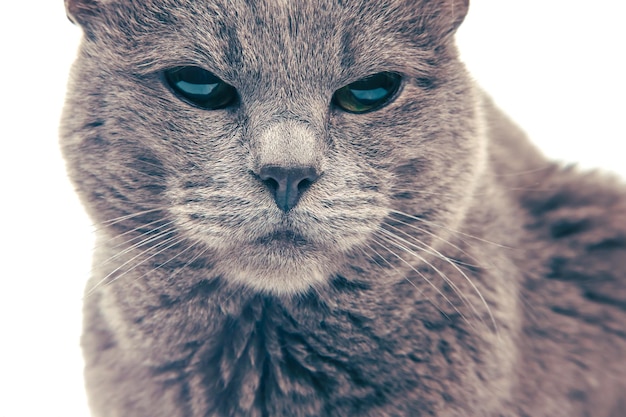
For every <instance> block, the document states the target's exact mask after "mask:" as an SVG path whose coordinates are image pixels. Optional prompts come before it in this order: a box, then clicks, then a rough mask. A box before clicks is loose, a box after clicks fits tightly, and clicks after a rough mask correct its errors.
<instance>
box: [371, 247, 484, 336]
mask: <svg viewBox="0 0 626 417" xmlns="http://www.w3.org/2000/svg"><path fill="white" fill-rule="evenodd" d="M386 240H387V241H388V242H389V243H391V244H392V245H394V246H395V247H397V248H398V249H400V250H402V251H405V252H407V253H409V254H410V255H413V256H417V257H418V258H420V259H421V257H420V256H419V255H416V254H414V253H413V254H412V253H411V251H410V250H408V249H407V248H405V247H403V246H402V245H399V244H398V243H396V242H393V241H391V240H389V239H386ZM376 242H377V243H378V244H379V245H381V246H382V247H384V248H385V249H387V250H388V251H389V253H391V254H392V255H393V256H395V257H396V258H398V259H399V260H400V261H401V262H402V263H404V264H405V265H407V266H408V267H409V268H411V270H413V272H415V273H416V274H418V275H419V276H420V277H421V278H422V279H423V280H424V281H426V283H428V285H430V286H431V287H432V288H433V289H434V290H435V291H436V292H437V293H438V294H439V295H440V296H441V297H442V298H443V299H444V300H445V301H446V302H447V303H448V304H450V306H451V307H452V308H453V309H454V311H455V312H456V313H457V314H458V315H459V316H460V317H461V318H462V319H463V320H464V321H465V322H466V323H467V324H468V325H469V326H471V327H473V326H472V324H471V323H470V322H469V320H467V318H466V317H465V315H464V314H463V313H461V311H460V310H459V309H458V308H457V306H455V305H454V303H453V302H452V301H451V300H450V299H449V298H448V297H447V296H446V295H445V294H444V293H443V292H442V291H441V290H440V289H439V288H438V287H437V286H436V285H435V284H433V282H432V281H431V280H429V279H428V278H427V277H426V275H424V274H423V273H422V272H420V271H419V270H418V269H417V268H415V267H414V266H413V265H411V264H410V263H409V262H407V261H406V260H405V259H404V258H402V257H401V256H400V255H398V254H396V253H395V252H393V251H391V250H390V249H389V248H387V247H386V246H385V245H383V244H382V243H381V242H380V241H376Z"/></svg>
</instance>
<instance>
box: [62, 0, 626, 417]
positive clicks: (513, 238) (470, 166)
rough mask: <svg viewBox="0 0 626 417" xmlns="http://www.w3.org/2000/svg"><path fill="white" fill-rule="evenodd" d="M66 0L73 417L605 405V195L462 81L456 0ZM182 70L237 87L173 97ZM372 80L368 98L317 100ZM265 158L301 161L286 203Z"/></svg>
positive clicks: (609, 336)
mask: <svg viewBox="0 0 626 417" xmlns="http://www.w3.org/2000/svg"><path fill="white" fill-rule="evenodd" d="M66 6H67V9H68V14H69V16H70V18H71V19H72V20H73V21H75V22H76V23H78V24H80V25H81V26H82V28H83V30H84V34H85V36H84V39H83V42H82V46H81V49H80V53H79V57H78V59H77V61H76V63H75V65H74V68H73V72H72V78H71V82H70V91H69V94H68V98H67V104H66V108H65V112H64V117H63V122H62V148H63V152H64V154H65V157H66V160H67V165H68V170H69V173H70V176H71V178H72V180H73V181H74V183H75V185H76V188H77V190H78V192H79V194H80V196H81V198H82V200H83V202H84V205H85V207H86V209H87V210H88V212H89V214H90V216H91V217H92V219H93V220H94V221H95V223H96V224H97V225H98V244H97V248H96V250H95V256H94V268H93V276H92V278H91V280H90V282H89V284H88V286H87V293H86V297H85V328H84V337H83V346H84V352H85V358H86V382H87V388H88V391H89V394H90V403H91V407H92V410H93V414H94V416H98V417H131V416H137V417H148V416H149V417H209V416H211V417H213V416H214V417H218V416H219V417H221V416H258V417H265V416H272V417H280V416H293V417H300V416H372V417H373V416H440V417H441V416H447V417H453V416H456V417H460V416H493V417H496V416H502V417H504V416H532V417H541V416H545V417H548V416H549V417H555V416H568V417H573V416H581V417H582V416H594V417H617V416H620V415H622V414H621V413H622V410H624V406H625V404H624V398H625V394H626V360H625V359H626V357H625V356H626V354H625V352H626V325H625V323H626V285H625V279H626V278H625V275H626V272H625V271H626V189H625V187H624V186H623V185H622V184H619V183H618V182H617V181H616V180H615V179H612V178H610V177H606V176H603V175H600V174H597V173H580V172H578V171H577V170H576V169H574V168H571V167H561V166H558V165H556V164H554V163H551V162H548V161H546V160H545V159H544V158H543V156H542V155H540V154H539V153H538V152H537V151H536V150H535V149H534V148H533V146H532V145H531V144H530V143H529V142H528V140H527V139H526V138H525V137H524V135H523V134H522V133H521V132H520V131H519V130H518V129H517V128H516V127H515V126H514V125H513V124H512V123H511V122H510V121H509V120H507V119H506V117H504V116H503V115H502V114H501V112H500V111H499V110H498V109H497V108H495V107H494V106H493V104H492V103H491V102H490V100H489V99H488V98H487V97H486V96H485V95H484V94H483V93H482V92H481V90H480V89H479V88H478V87H477V86H476V85H474V83H472V81H471V80H470V77H469V76H468V75H467V73H466V71H465V69H464V67H463V65H462V64H461V63H460V62H459V60H458V57H457V52H456V49H455V47H454V43H453V37H452V35H453V33H454V30H455V29H456V27H457V26H458V25H459V24H460V22H461V21H462V20H463V17H464V16H465V13H466V11H467V2H464V1H462V0H454V1H453V0H448V1H446V0H437V1H426V0H422V1H409V0H406V1H401V0H389V1H384V2H382V1H381V2H366V1H352V0H345V1H341V0H336V1H331V0H315V1H313V0H311V1H298V2H290V1H286V0H282V1H278V0H264V1H243V0H241V1H225V0H201V1H194V2H190V1H189V2H188V1H180V0H145V1H124V2H123V1H119V0H66ZM178 65H197V66H201V67H204V68H207V69H208V70H210V71H212V72H214V73H215V74H216V75H218V76H219V77H221V78H222V79H223V80H225V81H226V82H228V83H230V84H231V85H233V86H234V87H235V88H236V89H237V91H238V93H239V97H240V99H239V102H238V103H237V104H236V105H234V106H231V107H228V108H226V109H223V110H215V111H207V110H201V109H198V108H195V107H192V106H190V105H188V104H186V103H184V102H182V101H181V100H179V99H178V98H176V97H175V96H174V95H173V94H172V93H171V92H170V91H169V90H168V89H167V88H166V87H165V86H164V84H163V82H162V78H161V76H160V74H161V72H162V71H163V70H165V69H167V68H170V67H174V66H178ZM380 71H394V72H398V73H401V74H402V75H403V77H404V84H403V86H402V89H401V91H400V93H399V95H398V97H397V98H396V99H395V100H394V101H393V102H391V103H390V104H389V105H387V106H386V107H383V108H381V109H379V110H377V111H374V112H370V113H365V114H360V115H357V114H350V113H345V112H342V111H340V110H339V109H337V108H335V107H334V106H333V105H332V104H331V97H332V95H333V92H334V91H336V90H337V89H339V88H341V87H343V86H344V85H346V84H348V83H351V82H353V81H355V80H358V79H360V78H363V77H365V76H368V75H370V74H373V73H377V72H380ZM267 164H275V165H281V166H300V165H303V164H305V165H307V166H312V167H314V168H315V169H316V170H317V171H318V172H320V173H322V175H321V177H320V178H319V179H318V180H317V181H316V182H314V183H313V184H312V185H311V186H310V188H309V189H308V190H307V191H306V192H305V193H304V194H303V195H302V198H301V199H300V201H299V202H298V204H297V206H296V207H295V208H293V209H292V210H290V211H288V212H283V211H281V210H280V209H279V208H278V207H277V205H276V204H275V203H274V201H273V199H272V196H271V193H270V192H269V190H268V189H267V188H266V187H265V186H264V185H263V184H262V183H261V181H260V180H259V178H258V177H257V176H255V174H254V173H255V172H258V170H259V167H260V166H263V165H267Z"/></svg>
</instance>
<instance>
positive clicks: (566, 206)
mask: <svg viewBox="0 0 626 417" xmlns="http://www.w3.org/2000/svg"><path fill="white" fill-rule="evenodd" d="M527 185H528V184H527ZM522 196H523V197H522V199H521V200H522V206H523V207H524V209H525V211H526V213H527V222H526V229H527V231H528V233H529V236H530V238H529V242H528V247H529V248H530V249H531V250H530V253H531V254H530V255H529V256H532V257H535V258H536V259H537V260H539V261H540V263H541V273H540V278H539V281H543V282H553V283H555V285H554V286H553V287H554V288H556V284H560V286H559V287H560V288H562V289H565V288H570V289H571V288H574V289H575V292H576V294H577V296H576V299H578V300H580V299H581V298H582V299H583V300H585V301H586V302H591V304H592V305H595V306H596V308H594V310H596V311H595V313H594V314H593V315H594V316H595V318H593V319H591V318H589V319H591V320H594V321H596V320H597V321H598V323H597V324H600V323H599V322H601V321H603V320H609V321H610V318H609V317H608V316H607V315H606V314H607V312H608V311H612V312H613V313H608V314H609V315H610V316H613V319H616V317H614V316H615V314H617V315H618V316H619V317H620V320H621V319H623V318H624V317H625V316H626V285H625V284H626V184H624V181H623V180H621V179H619V178H617V177H614V176H611V175H608V174H604V173H601V172H597V171H588V172H583V171H581V170H579V169H577V168H576V167H572V166H569V167H563V166H560V165H557V164H555V165H552V166H551V167H549V168H548V169H545V170H543V172H541V173H540V174H538V175H537V176H536V178H535V181H534V184H533V185H532V186H529V187H528V189H527V190H525V191H524V192H523V194H522ZM559 293H560V292H559ZM555 294H557V293H555ZM561 294H562V293H561ZM579 297H581V298H579ZM551 302H552V303H553V304H552V305H553V306H554V308H556V309H565V310H564V311H562V312H565V313H567V311H566V310H567V309H568V308H570V307H571V309H572V312H571V314H574V315H575V314H578V313H577V311H578V312H580V311H582V310H585V309H584V308H582V306H581V305H580V303H578V306H576V305H575V303H572V304H571V305H570V304H569V302H567V300H566V299H565V297H564V299H562V300H552V301H551ZM585 304H588V303H585ZM568 305H570V307H568ZM607 307H608V308H607ZM606 324H609V323H608V322H607V323H606ZM616 325H617V323H616ZM620 326H621V325H619V326H616V329H618V328H620ZM620 331H621V330H620ZM621 336H622V337H623V338H625V339H626V333H623V334H622V335H621Z"/></svg>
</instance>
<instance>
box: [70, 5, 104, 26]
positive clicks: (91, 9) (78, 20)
mask: <svg viewBox="0 0 626 417" xmlns="http://www.w3.org/2000/svg"><path fill="white" fill-rule="evenodd" d="M101 2H102V1H101V0H65V12H66V14H67V17H68V19H70V21H71V22H72V23H74V24H77V25H80V26H87V25H88V24H89V23H90V22H91V21H92V20H93V19H94V18H95V17H96V16H98V14H99V12H100V9H101V7H102V5H101V4H100V3H101Z"/></svg>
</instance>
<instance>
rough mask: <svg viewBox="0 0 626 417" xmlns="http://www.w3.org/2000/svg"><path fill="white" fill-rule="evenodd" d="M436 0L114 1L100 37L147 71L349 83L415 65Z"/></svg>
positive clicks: (132, 64)
mask: <svg viewBox="0 0 626 417" xmlns="http://www.w3.org/2000/svg"><path fill="white" fill-rule="evenodd" d="M443 1H444V0H440V2H443ZM434 3H437V2H431V3H429V2H421V1H409V0H389V1H380V2H378V1H377V2H370V1H362V0H358V1H356V0H299V1H288V0H280V1H279V0H257V1H246V0H230V1H226V0H199V1H194V2H189V1H180V0H152V1H145V2H132V3H125V2H118V1H114V2H113V3H112V5H113V6H112V10H113V12H112V13H111V14H110V15H109V18H108V19H107V21H108V23H107V25H108V27H107V28H106V30H105V32H104V36H105V37H106V36H109V33H113V31H112V29H117V31H119V33H118V35H115V38H113V39H112V41H111V42H109V43H108V44H107V47H111V48H114V49H117V50H118V54H119V55H120V56H121V58H122V60H125V61H126V60H127V61H128V63H129V65H130V66H137V63H139V64H141V65H139V67H140V68H141V69H142V70H146V71H148V70H149V69H150V67H151V66H150V65H151V64H153V63H154V64H155V65H161V66H167V65H190V64H194V65H200V66H206V67H208V69H209V70H213V71H215V72H216V73H219V74H220V75H223V76H224V77H225V78H227V79H230V78H236V77H238V76H241V75H242V74H244V73H254V72H258V71H265V72H267V71H274V72H277V73H278V72H283V73H285V72H289V71H294V70H295V69H297V70H298V71H299V72H301V73H303V74H305V73H306V74H308V75H310V76H311V77H318V78H320V77H322V78H323V77H324V76H327V77H330V78H332V79H336V78H337V74H338V73H342V74H344V75H345V76H346V77H348V78H349V77H350V76H352V77H354V76H358V75H361V76H364V75H366V74H367V73H368V72H373V71H376V70H383V69H385V68H388V67H389V65H388V64H389V62H395V63H403V62H413V63H415V62H420V60H419V59H418V60H416V59H414V58H415V54H418V55H419V54H420V53H422V52H423V51H424V50H426V49H428V48H423V46H424V43H425V42H424V40H425V39H427V37H424V36H423V35H424V33H425V30H424V27H425V25H424V24H423V21H425V19H426V18H427V17H428V16H432V15H433V10H435V9H436V8H434V6H432V5H433V4H434ZM427 4H428V5H429V6H428V7H426V6H424V5H427ZM427 9H428V10H427ZM420 25H421V26H422V27H421V28H420ZM122 44H125V45H124V46H122ZM405 55H406V56H405ZM133 61H136V62H133ZM144 64H145V65H144ZM344 81H346V80H344Z"/></svg>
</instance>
